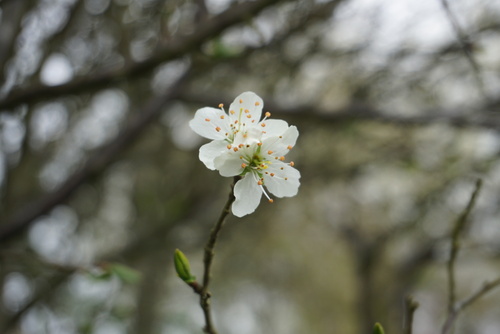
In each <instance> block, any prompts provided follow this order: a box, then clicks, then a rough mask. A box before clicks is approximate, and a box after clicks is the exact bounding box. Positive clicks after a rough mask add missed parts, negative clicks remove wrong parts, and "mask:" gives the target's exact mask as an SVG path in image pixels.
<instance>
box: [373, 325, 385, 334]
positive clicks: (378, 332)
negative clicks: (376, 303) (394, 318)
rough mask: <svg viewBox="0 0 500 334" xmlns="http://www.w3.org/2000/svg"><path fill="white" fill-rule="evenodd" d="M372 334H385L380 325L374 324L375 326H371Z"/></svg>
mask: <svg viewBox="0 0 500 334" xmlns="http://www.w3.org/2000/svg"><path fill="white" fill-rule="evenodd" d="M373 334H385V332H384V328H383V327H382V325H381V324H380V323H378V322H377V323H376V324H375V326H373Z"/></svg>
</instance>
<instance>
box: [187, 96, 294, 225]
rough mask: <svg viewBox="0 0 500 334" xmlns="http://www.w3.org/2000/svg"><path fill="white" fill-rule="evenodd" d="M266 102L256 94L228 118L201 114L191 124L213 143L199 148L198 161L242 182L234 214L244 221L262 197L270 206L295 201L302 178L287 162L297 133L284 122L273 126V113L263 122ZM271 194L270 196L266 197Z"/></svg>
mask: <svg viewBox="0 0 500 334" xmlns="http://www.w3.org/2000/svg"><path fill="white" fill-rule="evenodd" d="M262 107H263V102H262V99H261V98H260V97H258V96H257V95H256V94H255V93H252V92H245V93H243V94H241V95H239V96H238V97H237V98H236V99H235V100H234V102H233V103H232V104H231V106H230V108H229V113H227V114H226V113H225V111H224V109H223V106H222V105H221V106H220V109H215V108H209V107H205V108H201V109H199V110H198V111H197V112H196V114H195V117H194V119H193V120H191V122H190V126H191V128H192V129H193V130H194V131H195V132H196V133H198V134H200V135H201V136H204V137H206V138H209V139H213V141H212V142H210V143H208V144H205V145H203V146H202V147H201V148H200V154H199V157H200V160H201V161H202V162H203V163H204V164H205V165H206V166H207V167H208V168H209V169H216V170H218V171H219V173H220V174H221V175H222V176H226V177H231V176H240V177H241V179H240V180H238V182H236V184H235V186H234V196H235V201H234V203H233V205H232V212H233V214H234V215H235V216H237V217H243V216H245V215H247V214H250V213H252V212H254V211H255V209H256V208H257V206H258V205H259V203H260V200H261V197H262V194H264V195H265V196H266V197H267V199H268V200H269V202H271V203H272V202H273V199H272V198H271V197H270V196H269V194H268V193H267V191H269V192H270V193H271V194H273V195H274V196H276V197H291V196H295V195H296V194H297V192H298V188H299V186H300V182H299V180H300V173H299V171H298V170H297V169H295V168H294V167H293V166H294V163H293V162H289V163H286V162H285V155H286V154H287V153H288V152H289V151H290V150H291V149H292V148H293V146H294V145H295V143H296V141H297V138H298V136H299V132H298V130H297V128H296V127H295V126H288V124H287V123H286V122H285V121H282V120H270V119H268V118H269V117H270V113H269V112H267V113H266V114H265V117H264V119H262V120H260V121H259V119H260V117H261V114H262ZM266 189H267V191H266Z"/></svg>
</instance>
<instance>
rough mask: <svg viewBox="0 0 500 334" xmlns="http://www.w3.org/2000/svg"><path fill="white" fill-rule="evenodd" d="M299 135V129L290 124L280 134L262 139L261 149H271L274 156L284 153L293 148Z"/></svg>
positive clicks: (265, 150)
mask: <svg viewBox="0 0 500 334" xmlns="http://www.w3.org/2000/svg"><path fill="white" fill-rule="evenodd" d="M298 137H299V130H297V128H296V127H295V126H293V125H292V126H290V127H289V128H288V129H287V130H286V131H285V132H284V133H283V134H282V135H281V136H278V137H276V136H273V137H269V138H266V139H264V140H262V150H263V151H264V152H267V151H272V152H274V155H275V156H283V155H286V154H287V153H288V152H289V151H290V149H292V148H293V146H294V145H295V143H296V142H297V138H298Z"/></svg>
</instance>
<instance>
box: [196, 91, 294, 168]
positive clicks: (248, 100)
mask: <svg viewBox="0 0 500 334" xmlns="http://www.w3.org/2000/svg"><path fill="white" fill-rule="evenodd" d="M263 106H264V102H263V101H262V99H261V98H260V97H259V96H258V95H257V94H255V93H253V92H245V93H242V94H240V95H239V96H238V97H236V99H234V101H233V103H231V105H230V106H229V112H228V113H226V112H225V111H224V107H223V105H222V104H220V105H219V108H220V109H216V108H211V107H204V108H201V109H198V110H197V111H196V114H195V116H194V118H193V119H192V120H191V121H190V122H189V126H190V127H191V129H193V131H194V132H196V133H197V134H199V135H200V136H202V137H205V138H208V139H213V141H212V142H210V143H208V144H205V145H203V146H202V147H201V148H200V152H199V158H200V160H201V161H202V162H203V163H204V164H205V166H207V168H209V169H212V170H214V169H215V166H214V160H215V158H217V157H218V156H219V155H221V154H222V153H224V152H225V151H226V148H227V146H229V145H235V146H237V145H239V144H240V143H242V142H244V141H245V142H247V141H248V138H249V137H250V138H251V137H254V136H256V135H259V136H262V138H266V137H270V136H273V135H274V136H279V135H281V134H282V133H283V132H284V131H285V130H286V129H287V128H288V124H287V123H286V122H285V121H282V120H271V119H268V117H269V116H270V115H271V114H270V113H269V112H267V113H266V114H265V117H264V119H262V120H260V118H261V116H262V107H263ZM259 120H260V121H259ZM264 127H265V131H264V129H263V128H264ZM263 132H264V133H263Z"/></svg>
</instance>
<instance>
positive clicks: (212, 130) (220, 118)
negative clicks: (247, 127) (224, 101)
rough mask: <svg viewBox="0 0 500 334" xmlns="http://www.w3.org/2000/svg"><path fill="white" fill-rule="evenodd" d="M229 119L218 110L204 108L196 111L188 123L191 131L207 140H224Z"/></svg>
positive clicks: (228, 128) (228, 130) (228, 129)
mask: <svg viewBox="0 0 500 334" xmlns="http://www.w3.org/2000/svg"><path fill="white" fill-rule="evenodd" d="M229 122H230V120H229V117H228V115H226V113H225V112H223V111H222V110H220V109H215V108H210V107H205V108H201V109H198V110H197V111H196V113H195V114H194V118H193V119H192V120H191V121H190V122H189V126H190V127H191V129H192V130H193V131H194V132H196V133H197V134H199V135H200V136H202V137H205V138H208V139H224V138H226V134H227V133H229V132H230V127H229Z"/></svg>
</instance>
